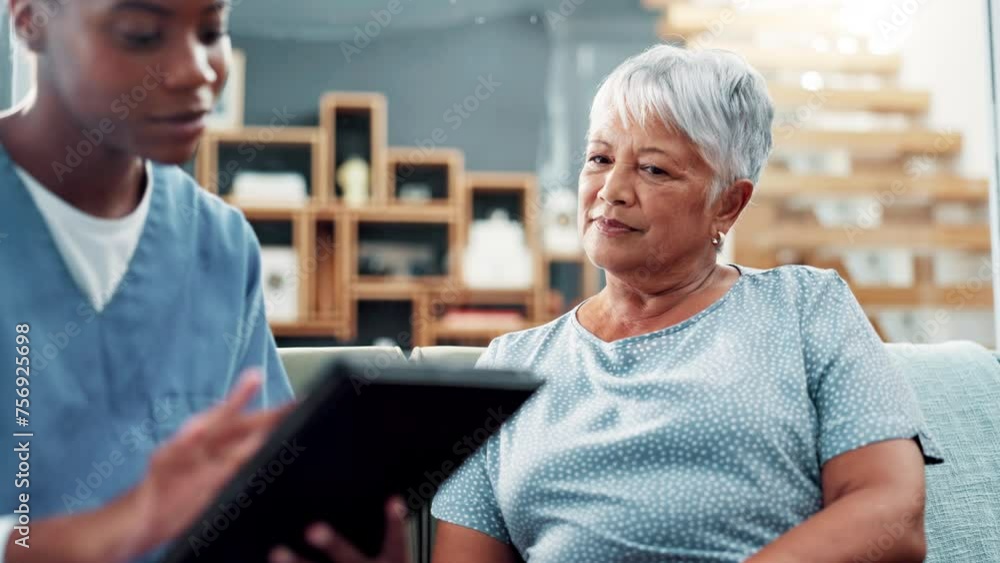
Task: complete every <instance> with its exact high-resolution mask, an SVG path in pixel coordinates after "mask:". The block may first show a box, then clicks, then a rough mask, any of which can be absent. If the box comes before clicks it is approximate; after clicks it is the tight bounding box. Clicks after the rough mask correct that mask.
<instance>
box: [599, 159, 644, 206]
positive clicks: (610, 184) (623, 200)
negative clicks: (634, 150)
mask: <svg viewBox="0 0 1000 563" xmlns="http://www.w3.org/2000/svg"><path fill="white" fill-rule="evenodd" d="M597 197H599V198H601V199H602V200H603V201H605V202H606V203H608V204H609V205H623V206H626V207H627V206H629V205H632V204H633V203H635V190H634V188H633V186H632V179H631V178H630V177H629V174H628V172H627V171H626V170H625V169H624V167H621V166H615V167H614V168H613V169H612V170H611V172H609V173H608V174H607V175H606V176H605V177H604V186H603V187H601V190H600V191H599V192H597Z"/></svg>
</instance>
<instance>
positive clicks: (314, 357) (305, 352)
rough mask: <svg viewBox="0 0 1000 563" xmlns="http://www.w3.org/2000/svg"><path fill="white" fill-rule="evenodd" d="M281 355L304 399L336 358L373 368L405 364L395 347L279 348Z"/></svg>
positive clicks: (297, 392) (296, 390)
mask: <svg viewBox="0 0 1000 563" xmlns="http://www.w3.org/2000/svg"><path fill="white" fill-rule="evenodd" d="M278 355H279V356H280V357H281V363H282V364H284V366H285V371H286V372H287V373H288V379H289V381H290V382H291V384H292V390H293V391H295V396H296V397H302V396H304V395H305V393H306V392H307V391H308V390H309V387H310V385H312V383H313V381H314V380H315V379H316V377H317V376H319V375H320V373H321V372H322V369H323V367H324V366H326V365H327V364H329V363H330V362H331V361H333V360H335V359H339V360H348V361H353V362H359V363H360V364H361V365H362V366H369V365H370V366H371V367H373V368H378V367H386V366H388V365H391V364H399V363H404V362H405V361H406V356H405V355H403V351H402V350H400V349H399V348H398V347H395V346H382V347H377V346H354V347H349V346H343V347H325V348H280V349H279V350H278Z"/></svg>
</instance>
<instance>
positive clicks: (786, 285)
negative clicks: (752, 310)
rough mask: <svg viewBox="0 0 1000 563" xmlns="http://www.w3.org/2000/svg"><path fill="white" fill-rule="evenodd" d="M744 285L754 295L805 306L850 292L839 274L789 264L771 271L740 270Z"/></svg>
mask: <svg viewBox="0 0 1000 563" xmlns="http://www.w3.org/2000/svg"><path fill="white" fill-rule="evenodd" d="M739 269H740V271H741V272H742V273H743V276H744V278H745V280H744V283H745V284H746V285H748V286H749V287H750V289H751V290H752V291H754V292H758V293H762V294H764V295H767V296H769V297H771V298H773V299H777V300H781V301H783V302H785V303H787V302H789V301H790V302H793V303H798V304H804V303H809V302H813V301H815V299H816V298H817V297H819V296H821V295H828V294H831V293H832V294H834V295H836V294H840V293H843V292H845V291H846V292H848V293H849V292H850V289H849V288H848V286H847V283H846V282H845V281H844V279H843V278H842V277H841V276H840V274H839V273H838V272H837V271H836V270H831V269H821V268H815V267H813V266H803V265H798V264H789V265H785V266H778V267H775V268H768V269H757V268H748V267H745V266H739Z"/></svg>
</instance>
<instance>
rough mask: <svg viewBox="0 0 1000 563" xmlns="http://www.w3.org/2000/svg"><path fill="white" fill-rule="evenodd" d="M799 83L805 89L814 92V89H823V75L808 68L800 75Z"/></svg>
mask: <svg viewBox="0 0 1000 563" xmlns="http://www.w3.org/2000/svg"><path fill="white" fill-rule="evenodd" d="M800 84H801V85H802V87H803V88H805V89H806V90H811V91H813V92H815V91H816V90H822V89H823V75H822V74H820V73H818V72H816V71H815V70H810V71H809V72H806V73H804V74H803V75H802V80H801V81H800Z"/></svg>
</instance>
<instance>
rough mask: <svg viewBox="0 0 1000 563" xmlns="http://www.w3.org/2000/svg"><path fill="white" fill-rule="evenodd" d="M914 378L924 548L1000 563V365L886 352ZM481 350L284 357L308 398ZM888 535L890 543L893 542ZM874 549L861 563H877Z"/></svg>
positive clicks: (422, 525) (959, 350)
mask: <svg viewBox="0 0 1000 563" xmlns="http://www.w3.org/2000/svg"><path fill="white" fill-rule="evenodd" d="M887 347H888V349H889V351H890V353H891V354H892V356H893V358H894V359H895V361H896V362H897V364H898V365H899V366H900V368H901V370H902V372H903V373H904V374H906V376H907V377H908V378H909V380H910V382H911V384H912V385H913V387H914V389H915V391H916V394H917V398H918V400H919V402H920V405H921V407H922V408H923V411H924V415H925V416H926V418H927V422H928V426H929V429H930V431H931V433H932V434H933V436H934V437H935V438H936V440H937V442H938V444H939V446H940V447H941V449H942V450H943V451H944V454H945V457H946V462H945V463H944V464H943V465H937V466H932V467H928V469H927V520H926V527H927V541H928V547H929V555H928V558H927V561H929V562H931V563H1000V364H998V361H997V358H996V357H995V356H994V355H993V354H992V353H990V352H989V351H988V350H986V349H985V348H983V347H981V346H978V345H976V344H971V343H966V342H954V343H948V344H941V345H933V346H931V345H899V344H889V345H887ZM482 352H483V349H482V348H461V347H432V348H416V349H414V350H413V351H412V352H411V354H410V357H409V358H407V357H406V356H405V355H404V354H403V352H402V351H401V350H400V349H398V348H375V347H371V348H289V349H284V350H281V357H282V361H283V363H284V364H285V367H286V369H287V370H288V374H289V377H290V379H291V381H292V386H293V387H294V388H295V390H296V393H299V394H301V393H304V392H305V390H306V389H308V387H309V385H310V384H311V382H312V380H314V379H315V378H316V377H317V375H318V374H319V373H320V372H321V370H322V367H323V366H324V365H325V364H326V363H327V362H329V361H331V360H333V359H335V358H349V359H352V360H355V361H358V362H360V363H361V364H362V366H367V367H368V368H370V369H378V368H379V367H384V366H387V365H391V364H399V363H405V362H415V363H422V364H433V365H447V366H455V367H462V366H466V367H468V366H472V365H473V364H475V361H476V359H477V358H478V357H479V355H480V354H481V353H482ZM412 531H413V536H414V538H415V539H414V545H413V549H414V554H415V557H414V561H415V562H426V561H429V544H430V542H431V536H432V533H431V532H432V524H431V522H430V518H429V516H428V515H427V512H426V511H425V512H424V513H423V514H421V515H419V516H418V517H417V518H415V519H414V522H413V530H412ZM889 533H890V532H889V531H888V530H887V531H886V538H887V541H888V540H891V536H890V535H889ZM880 553H881V552H880V548H879V546H878V545H877V544H873V545H872V546H871V549H870V550H869V552H868V553H867V554H865V555H864V556H863V557H862V558H860V559H857V560H858V561H872V562H874V561H878V560H879V559H881V556H880Z"/></svg>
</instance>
